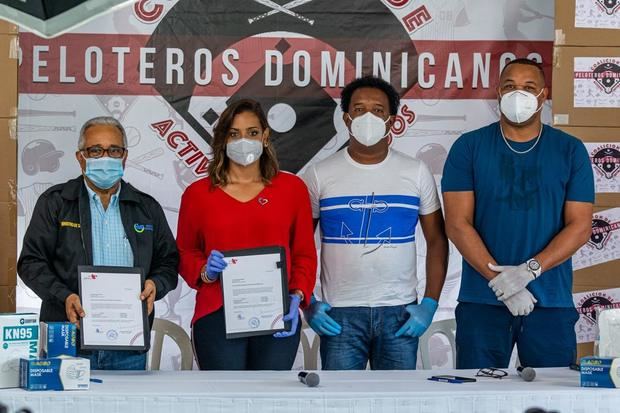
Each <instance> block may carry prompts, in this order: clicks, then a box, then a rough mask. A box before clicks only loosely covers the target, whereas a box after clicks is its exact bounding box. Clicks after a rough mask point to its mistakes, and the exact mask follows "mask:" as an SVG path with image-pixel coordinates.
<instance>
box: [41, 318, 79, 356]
mask: <svg viewBox="0 0 620 413" xmlns="http://www.w3.org/2000/svg"><path fill="white" fill-rule="evenodd" d="M39 331H40V333H41V341H40V348H41V352H40V354H41V357H43V358H52V357H59V356H69V357H75V356H77V348H76V340H77V327H76V326H75V324H72V323H63V322H53V323H52V322H50V323H45V322H41V323H40V324H39Z"/></svg>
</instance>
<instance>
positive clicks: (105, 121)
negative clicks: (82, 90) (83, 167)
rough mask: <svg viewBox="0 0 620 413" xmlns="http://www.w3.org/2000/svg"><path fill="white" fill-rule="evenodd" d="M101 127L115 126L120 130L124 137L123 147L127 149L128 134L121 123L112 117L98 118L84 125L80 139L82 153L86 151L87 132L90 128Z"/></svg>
mask: <svg viewBox="0 0 620 413" xmlns="http://www.w3.org/2000/svg"><path fill="white" fill-rule="evenodd" d="M100 125H103V126H114V127H115V128H116V129H118V131H119V132H120V133H121V136H122V137H123V147H125V148H126V147H127V134H126V133H125V128H123V125H121V123H120V122H119V121H118V120H116V119H115V118H113V117H112V116H98V117H96V118H92V119H89V120H87V121H86V122H85V123H84V125H82V128H81V129H80V137H79V138H78V150H80V151H81V150H84V149H86V148H84V141H85V140H86V131H87V130H88V128H90V127H93V126H100Z"/></svg>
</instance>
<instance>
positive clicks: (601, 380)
mask: <svg viewBox="0 0 620 413" xmlns="http://www.w3.org/2000/svg"><path fill="white" fill-rule="evenodd" d="M580 370H581V374H580V376H581V387H607V388H611V389H613V388H620V358H611V357H582V358H581V368H580Z"/></svg>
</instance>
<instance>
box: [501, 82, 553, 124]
mask: <svg viewBox="0 0 620 413" xmlns="http://www.w3.org/2000/svg"><path fill="white" fill-rule="evenodd" d="M543 90H544V89H543ZM543 90H541V91H540V93H539V94H538V95H534V94H532V93H530V92H526V91H523V90H513V91H512V92H508V93H506V94H505V95H503V96H502V98H501V100H500V101H499V108H500V110H501V111H502V113H503V114H504V116H506V118H508V120H509V121H511V122H513V123H523V122H525V121H527V120H529V119H530V118H531V117H532V116H534V114H535V113H536V112H538V111H539V110H541V109H542V105H540V107H538V99H537V98H538V96H540V94H541V93H542V92H543Z"/></svg>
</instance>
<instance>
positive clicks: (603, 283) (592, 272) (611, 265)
mask: <svg viewBox="0 0 620 413" xmlns="http://www.w3.org/2000/svg"><path fill="white" fill-rule="evenodd" d="M619 268H620V260H614V261H608V262H606V263H604V264H599V265H595V266H593V267H588V268H584V269H581V270H578V271H575V272H574V273H573V293H583V292H590V291H598V290H607V289H611V288H620V273H619V271H618V269H619ZM592 355H594V342H588V343H578V344H577V359H578V360H579V359H580V358H581V357H584V356H592Z"/></svg>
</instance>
